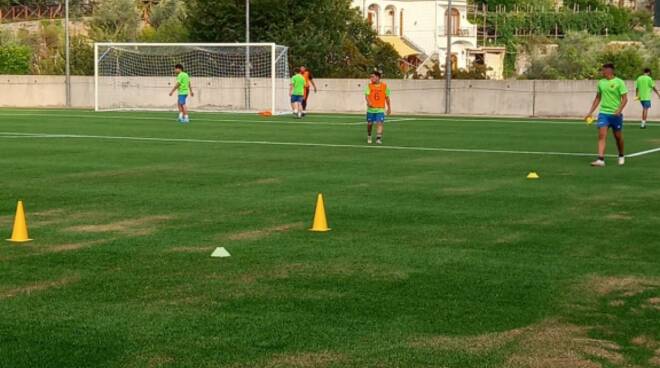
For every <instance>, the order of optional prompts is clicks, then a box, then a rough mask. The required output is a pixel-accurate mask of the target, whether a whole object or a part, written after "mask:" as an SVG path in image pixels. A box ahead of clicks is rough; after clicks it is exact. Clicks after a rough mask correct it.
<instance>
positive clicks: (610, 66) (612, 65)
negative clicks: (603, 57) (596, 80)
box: [603, 63, 614, 70]
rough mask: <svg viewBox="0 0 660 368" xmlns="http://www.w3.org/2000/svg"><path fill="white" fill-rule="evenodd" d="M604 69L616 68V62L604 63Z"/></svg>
mask: <svg viewBox="0 0 660 368" xmlns="http://www.w3.org/2000/svg"><path fill="white" fill-rule="evenodd" d="M603 69H612V70H614V64H612V63H605V64H603Z"/></svg>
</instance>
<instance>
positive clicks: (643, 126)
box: [639, 121, 646, 129]
mask: <svg viewBox="0 0 660 368" xmlns="http://www.w3.org/2000/svg"><path fill="white" fill-rule="evenodd" d="M639 127H640V128H642V129H646V122H645V121H642V125H640V126H639Z"/></svg>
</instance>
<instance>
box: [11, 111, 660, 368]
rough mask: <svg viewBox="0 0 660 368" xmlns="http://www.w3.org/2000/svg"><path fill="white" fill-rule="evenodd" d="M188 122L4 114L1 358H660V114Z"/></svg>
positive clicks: (579, 363) (544, 363) (216, 117)
mask: <svg viewBox="0 0 660 368" xmlns="http://www.w3.org/2000/svg"><path fill="white" fill-rule="evenodd" d="M191 119H192V123H191V124H190V125H180V124H178V123H177V122H176V114H173V113H94V112H90V111H82V110H57V111H48V110H0V121H1V123H0V165H1V167H2V170H3V176H2V179H1V181H0V183H2V185H1V186H0V198H1V199H2V200H1V201H0V229H2V231H3V233H2V234H0V235H2V236H3V237H4V238H7V237H9V235H10V230H11V225H12V221H13V217H14V216H13V214H14V211H15V209H16V201H17V200H23V201H24V203H25V206H26V211H27V217H28V224H29V229H30V236H31V237H32V238H34V239H35V240H34V241H33V242H31V243H28V244H22V245H13V244H10V243H8V242H5V244H3V245H2V246H0V315H1V316H2V318H1V319H0V366H1V367H12V368H19V367H54V368H55V367H57V368H61V367H136V368H137V367H191V368H193V367H194V368H198V367H232V368H237V367H322V368H324V367H456V368H466V367H535V368H544V367H555V368H556V367H585V368H591V367H654V366H660V322H659V321H660V240H659V235H660V200H659V199H660V125H659V124H657V123H656V124H655V125H651V126H650V128H649V129H646V130H640V129H639V128H638V126H637V125H636V123H632V122H630V123H628V126H627V128H626V131H625V134H626V140H627V142H626V143H627V152H628V154H629V158H628V161H627V163H626V166H623V167H619V166H617V165H616V162H615V158H614V157H608V159H607V160H608V164H609V166H608V167H606V168H604V169H596V168H591V167H589V163H590V161H592V160H593V159H594V158H595V157H594V155H593V153H594V151H595V148H596V147H595V145H596V131H595V128H592V127H591V128H590V127H587V126H586V125H585V123H584V122H579V121H563V120H530V119H480V118H449V117H401V116H393V117H391V119H390V120H391V121H390V122H389V123H387V125H386V128H385V138H384V143H385V144H384V145H383V146H375V145H373V146H368V145H366V132H365V126H364V125H365V124H364V123H363V117H362V116H355V115H312V116H309V117H307V118H306V119H304V120H295V119H293V118H292V117H289V116H283V117H273V118H261V117H258V116H256V115H235V114H200V113H197V114H191ZM608 152H609V153H610V154H612V155H613V154H614V153H615V152H616V151H615V147H614V142H613V140H612V138H611V137H610V138H609V141H608ZM530 171H536V172H538V174H539V175H540V176H541V179H540V180H527V179H526V176H527V174H528V173H529V172H530ZM319 192H320V193H323V194H324V197H325V200H326V203H325V205H326V210H327V213H328V219H329V222H330V227H332V231H331V232H328V233H313V232H309V231H308V230H307V229H308V228H309V226H310V225H311V220H312V215H313V212H314V204H315V200H316V194H317V193H319ZM4 238H3V239H4ZM216 247H225V248H226V249H227V250H228V251H229V252H230V253H231V255H232V256H231V257H230V258H223V259H217V258H211V257H210V254H211V252H212V251H213V250H214V249H215V248H216Z"/></svg>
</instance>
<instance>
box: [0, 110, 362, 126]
mask: <svg viewBox="0 0 660 368" xmlns="http://www.w3.org/2000/svg"><path fill="white" fill-rule="evenodd" d="M0 116H2V117H5V116H6V117H23V116H25V117H52V118H74V119H117V120H121V119H126V118H127V116H116V115H114V116H109V115H103V113H101V114H98V115H97V114H89V115H73V114H33V113H27V114H2V113H0ZM127 119H128V120H150V121H172V122H174V121H175V119H171V118H167V117H165V116H163V117H148V116H144V117H137V116H130V117H128V118H127ZM196 121H202V122H212V123H216V122H217V123H239V124H241V123H262V124H286V125H337V126H342V125H360V124H364V123H363V122H355V121H350V122H345V123H340V122H329V121H300V120H294V121H290V120H266V119H264V120H236V119H207V118H201V117H200V118H195V117H193V119H191V122H192V123H194V122H196Z"/></svg>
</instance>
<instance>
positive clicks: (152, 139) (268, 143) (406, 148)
mask: <svg viewBox="0 0 660 368" xmlns="http://www.w3.org/2000/svg"><path fill="white" fill-rule="evenodd" d="M11 134H13V133H12V132H0V138H14V139H16V138H40V139H44V138H45V139H100V140H125V141H144V142H178V143H215V144H234V145H265V146H298V147H328V148H356V149H372V150H398V151H425V152H429V151H430V152H458V153H489V154H510V155H538V156H576V157H590V156H593V154H592V153H576V152H542V151H514V150H492V149H468V148H444V147H414V146H368V145H356V144H327V143H302V142H273V141H242V140H215V139H192V138H158V137H124V136H103V135H78V134H43V133H34V134H33V135H21V136H18V135H14V136H10V135H11ZM608 156H609V157H614V156H613V155H608Z"/></svg>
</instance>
